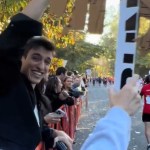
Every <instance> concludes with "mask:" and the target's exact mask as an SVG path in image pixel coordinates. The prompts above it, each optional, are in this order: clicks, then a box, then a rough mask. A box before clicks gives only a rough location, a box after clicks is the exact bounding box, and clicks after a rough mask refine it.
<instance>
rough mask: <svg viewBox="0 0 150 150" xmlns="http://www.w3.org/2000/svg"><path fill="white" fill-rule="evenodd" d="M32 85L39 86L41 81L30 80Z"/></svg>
mask: <svg viewBox="0 0 150 150" xmlns="http://www.w3.org/2000/svg"><path fill="white" fill-rule="evenodd" d="M30 82H31V84H35V85H36V84H39V83H40V82H41V80H30Z"/></svg>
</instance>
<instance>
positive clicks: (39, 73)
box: [33, 71, 42, 76]
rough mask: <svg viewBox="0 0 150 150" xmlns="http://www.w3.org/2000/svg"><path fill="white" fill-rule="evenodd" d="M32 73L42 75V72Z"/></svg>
mask: <svg viewBox="0 0 150 150" xmlns="http://www.w3.org/2000/svg"><path fill="white" fill-rule="evenodd" d="M33 73H34V74H35V75H38V76H41V75H42V73H41V72H36V71H33Z"/></svg>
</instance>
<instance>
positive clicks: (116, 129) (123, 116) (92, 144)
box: [81, 107, 131, 150]
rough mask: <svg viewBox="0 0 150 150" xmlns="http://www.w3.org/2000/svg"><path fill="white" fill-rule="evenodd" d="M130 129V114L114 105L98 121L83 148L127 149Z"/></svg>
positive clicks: (84, 149)
mask: <svg viewBox="0 0 150 150" xmlns="http://www.w3.org/2000/svg"><path fill="white" fill-rule="evenodd" d="M130 130H131V118H130V116H129V115H128V114H127V112H125V111H124V110H123V109H121V108H119V107H113V108H111V109H110V110H109V111H108V113H107V114H106V116H105V117H104V118H102V119H101V120H99V121H98V123H97V125H96V127H95V129H94V131H93V132H92V134H90V135H89V137H88V138H87V140H86V141H85V143H84V144H83V146H82V148H81V150H127V148H128V145H129V140H130Z"/></svg>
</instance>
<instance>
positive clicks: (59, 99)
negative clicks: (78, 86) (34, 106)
mask: <svg viewBox="0 0 150 150" xmlns="http://www.w3.org/2000/svg"><path fill="white" fill-rule="evenodd" d="M45 95H46V96H47V97H48V98H49V100H50V101H51V106H52V111H53V112H54V111H56V110H57V109H58V108H60V107H61V106H62V105H64V104H67V105H68V106H72V105H74V100H73V99H72V97H70V96H69V94H68V93H66V92H64V91H62V83H61V80H60V79H59V78H58V77H57V76H52V77H50V78H49V80H48V82H47V86H46V90H45Z"/></svg>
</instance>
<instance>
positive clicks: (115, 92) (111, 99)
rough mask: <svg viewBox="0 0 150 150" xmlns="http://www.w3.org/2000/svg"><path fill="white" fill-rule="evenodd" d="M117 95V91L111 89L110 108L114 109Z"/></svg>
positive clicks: (109, 92)
mask: <svg viewBox="0 0 150 150" xmlns="http://www.w3.org/2000/svg"><path fill="white" fill-rule="evenodd" d="M115 95H117V91H115V89H114V88H109V90H108V96H109V101H110V107H112V106H113V105H114V100H115V99H114V97H115Z"/></svg>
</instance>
